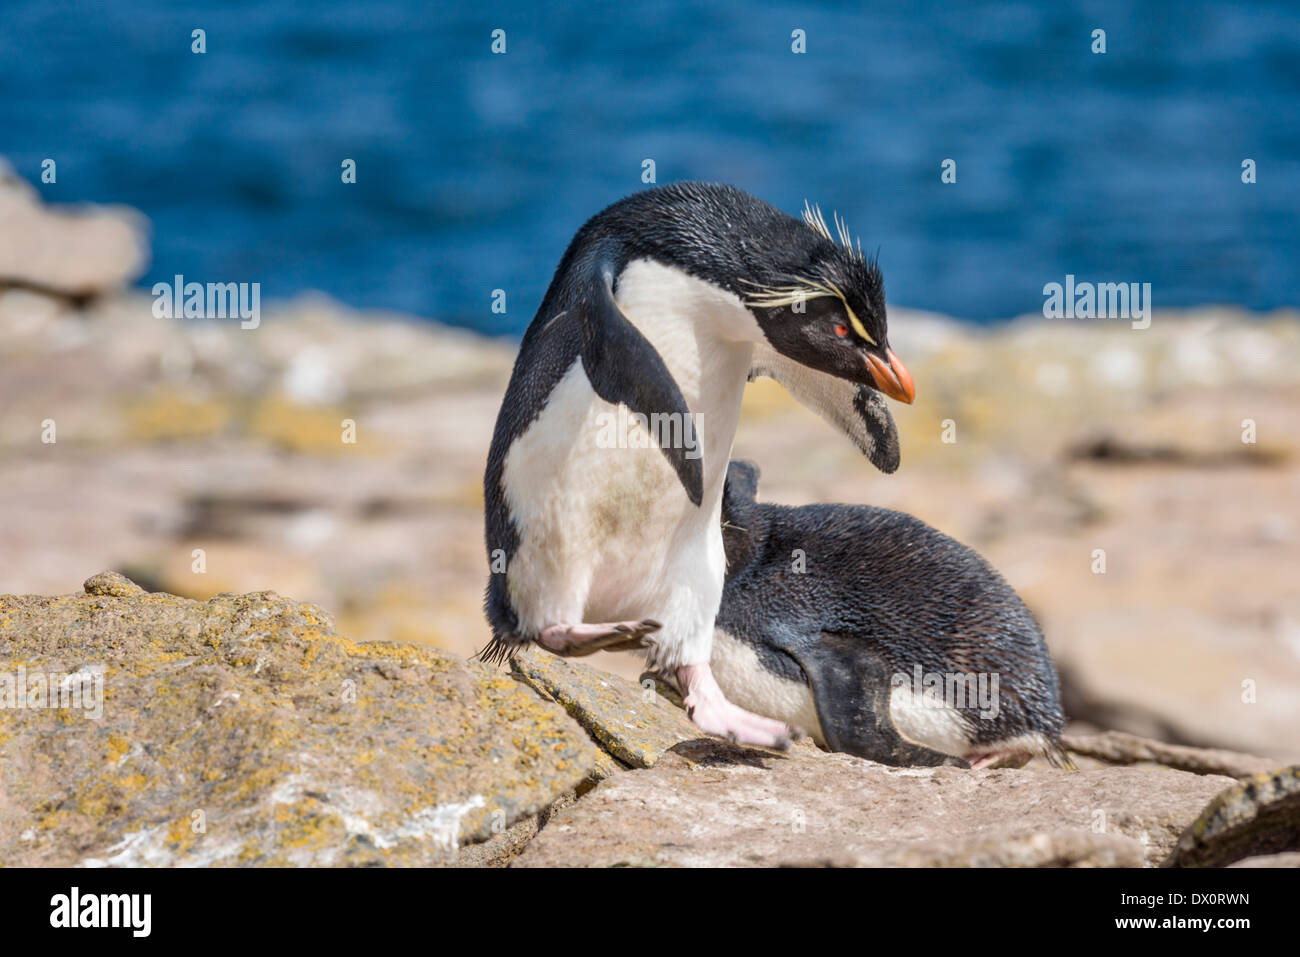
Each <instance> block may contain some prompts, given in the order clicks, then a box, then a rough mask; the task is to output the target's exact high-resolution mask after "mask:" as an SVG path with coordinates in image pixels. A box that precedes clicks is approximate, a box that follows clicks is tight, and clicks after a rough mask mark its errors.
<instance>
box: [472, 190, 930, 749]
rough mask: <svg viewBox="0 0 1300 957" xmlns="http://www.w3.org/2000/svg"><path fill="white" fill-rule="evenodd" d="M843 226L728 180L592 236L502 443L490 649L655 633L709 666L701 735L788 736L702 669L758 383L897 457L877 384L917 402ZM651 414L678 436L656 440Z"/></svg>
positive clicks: (586, 238)
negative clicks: (724, 513)
mask: <svg viewBox="0 0 1300 957" xmlns="http://www.w3.org/2000/svg"><path fill="white" fill-rule="evenodd" d="M836 227H837V229H838V230H839V232H840V240H841V241H839V242H837V241H836V240H835V239H834V238H833V237H832V236H831V233H830V230H829V228H827V226H826V223H825V220H824V219H823V218H822V217H821V214H820V213H819V212H816V211H814V210H812V209H807V210H806V213H805V220H804V221H800V220H798V219H795V218H794V217H791V216H789V215H787V214H785V213H784V212H782V211H780V210H778V209H776V208H775V207H773V206H770V205H768V204H767V203H764V202H763V201H762V200H759V199H756V198H755V197H753V196H750V195H748V194H746V193H744V192H742V191H740V190H738V189H735V188H733V187H728V186H718V185H711V184H700V183H681V184H675V185H672V186H664V187H660V188H655V189H650V190H647V191H644V192H641V193H637V194H634V195H632V196H630V197H628V198H626V199H624V200H622V201H620V202H618V203H615V204H614V205H612V206H610V207H609V208H607V209H606V210H604V211H603V212H601V213H599V214H597V215H596V216H594V217H593V218H592V219H590V220H589V221H588V222H587V223H586V224H585V225H584V226H583V227H582V228H581V229H580V230H579V231H578V233H577V234H576V235H575V236H574V238H573V241H572V242H571V243H570V245H569V248H568V250H567V251H566V252H565V254H564V257H563V259H562V260H561V262H560V265H559V268H558V269H557V270H556V273H555V277H554V278H553V279H552V281H551V285H550V287H549V289H548V290H547V292H546V296H545V298H544V299H543V301H542V304H541V307H540V308H539V309H538V311H537V314H536V316H535V317H534V319H533V321H532V323H531V324H530V325H529V327H528V330H527V331H526V333H525V335H524V338H523V342H522V344H521V346H520V351H519V356H518V359H517V360H516V363H515V368H514V372H513V374H512V375H511V379H510V384H509V387H508V389H507V391H506V396H505V399H504V401H503V403H502V406H501V411H500V413H499V415H498V418H497V424H496V431H495V433H494V435H493V439H492V445H491V450H490V452H489V455H488V463H487V470H486V473H485V476H484V499H485V511H486V533H487V534H486V538H487V549H488V556H489V562H490V564H491V566H492V568H493V573H492V575H491V577H490V580H489V584H488V591H487V601H486V610H487V616H488V620H489V623H490V624H491V627H492V643H491V645H490V646H489V647H488V649H487V650H486V651H485V653H484V657H485V658H487V659H489V660H493V659H495V660H500V659H501V658H504V657H506V656H508V655H510V654H512V653H513V652H514V650H515V649H517V648H518V647H520V646H522V645H523V644H526V643H528V642H531V641H540V642H541V643H542V644H543V645H544V646H546V647H548V648H550V649H551V650H554V651H557V652H559V653H563V654H584V653H589V652H591V651H594V650H596V649H598V648H620V647H638V646H645V647H647V650H648V653H649V656H650V658H651V661H652V663H654V664H655V665H657V666H658V667H660V668H661V669H665V670H672V669H676V668H686V669H687V671H686V673H685V674H686V679H687V681H686V683H687V684H690V683H691V682H692V681H695V680H697V679H698V682H699V684H698V687H697V688H696V689H695V690H696V691H697V692H698V693H696V694H694V695H692V693H691V691H690V689H687V703H688V706H689V707H693V708H694V709H696V713H694V717H695V718H696V720H697V722H699V723H700V724H701V726H702V727H704V728H705V729H706V730H710V731H714V732H716V733H732V734H735V736H737V737H739V738H742V739H746V740H753V741H755V742H756V743H765V742H766V743H770V741H768V739H778V740H779V739H780V738H781V737H782V734H781V733H778V732H776V731H774V730H773V729H774V727H775V726H774V724H773V723H771V722H768V723H766V724H761V723H760V724H761V727H762V729H763V730H761V731H755V732H754V733H752V734H751V733H750V731H752V730H753V728H752V727H749V728H747V727H739V726H737V721H734V720H732V719H733V718H736V714H735V712H738V711H739V709H734V708H731V706H730V705H728V704H727V703H726V702H725V700H722V696H721V694H720V692H717V690H716V686H714V685H712V679H711V677H710V676H709V675H708V674H707V669H708V660H709V652H710V646H711V643H712V634H713V619H714V616H715V614H716V612H717V608H718V602H719V600H720V598H721V593H722V583H723V577H724V573H725V561H724V555H723V545H722V536H721V531H720V526H719V521H718V520H719V509H720V506H721V498H722V488H723V482H724V479H725V476H726V466H727V461H728V459H729V457H730V452H731V444H732V439H733V437H734V434H735V429H736V424H737V420H738V417H739V414H740V403H741V396H742V393H743V390H744V386H745V383H746V381H747V380H748V379H750V378H752V377H754V376H758V375H767V376H771V377H773V378H776V379H777V380H778V381H781V382H783V383H784V384H785V385H786V386H787V387H788V388H789V389H790V390H791V392H792V393H793V394H794V395H795V397H796V398H797V399H799V400H800V401H801V402H803V403H805V404H807V405H809V406H811V407H812V408H814V409H815V410H816V411H818V412H819V413H820V414H821V415H823V416H824V417H825V418H827V419H828V420H829V421H831V422H833V423H835V424H836V425H838V426H839V427H840V428H841V429H843V430H844V431H845V433H846V434H848V435H849V436H850V438H851V439H852V440H853V441H854V442H855V443H856V444H857V445H858V447H859V448H860V449H862V450H863V451H864V453H865V454H867V455H868V456H870V457H871V458H872V459H873V461H876V462H877V464H878V465H880V467H882V468H884V469H887V470H892V469H893V468H894V467H896V466H897V463H898V449H897V445H896V443H895V444H894V445H893V446H887V445H884V444H878V443H877V442H876V441H875V438H874V436H876V435H879V434H882V432H881V424H880V423H881V422H882V418H881V413H882V409H881V407H882V404H883V398H882V394H883V395H890V396H892V397H894V398H898V399H900V400H902V401H906V402H910V401H911V400H912V397H913V394H914V391H913V386H912V382H911V377H910V376H909V375H908V373H907V370H906V369H905V368H904V367H903V365H902V363H901V362H900V361H899V360H898V358H897V356H895V355H894V354H893V352H892V351H891V350H890V349H889V347H888V343H887V338H886V320H885V303H884V291H883V285H882V280H881V276H880V271H879V269H878V268H877V267H876V265H875V263H873V262H870V261H868V260H867V259H865V258H863V256H862V255H861V252H860V250H858V249H855V248H854V247H853V246H851V245H850V244H849V243H848V237H847V233H846V232H845V230H844V229H843V226H842V224H840V222H839V220H838V219H836ZM620 409H621V410H622V411H621V412H620ZM628 413H632V414H635V415H640V416H644V417H645V420H644V421H638V420H636V419H635V417H634V416H629V415H628ZM652 417H657V419H656V421H659V422H661V423H670V424H671V423H675V424H676V427H677V429H678V432H677V436H678V438H679V439H680V441H658V442H656V441H655V440H654V439H652V440H651V441H650V442H648V443H647V441H646V437H647V432H648V430H647V427H646V426H647V423H648V422H650V421H651V419H652ZM885 418H886V419H887V413H885ZM611 423H612V424H611ZM656 437H657V438H662V434H657V435H656ZM692 697H694V704H693V705H692ZM729 708H731V710H730V711H729V710H728V709H729ZM751 717H752V716H751Z"/></svg>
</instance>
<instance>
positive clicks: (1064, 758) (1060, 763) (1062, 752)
mask: <svg viewBox="0 0 1300 957" xmlns="http://www.w3.org/2000/svg"><path fill="white" fill-rule="evenodd" d="M1043 757H1044V758H1046V759H1047V763H1048V764H1050V765H1051V766H1052V767H1054V768H1061V769H1063V770H1065V771H1077V770H1079V766H1078V765H1076V764H1075V763H1074V759H1073V758H1072V757H1070V752H1069V751H1067V750H1066V749H1065V745H1063V744H1061V742H1060V740H1059V739H1055V740H1051V741H1049V742H1048V744H1047V748H1046V749H1045V750H1044V751H1043Z"/></svg>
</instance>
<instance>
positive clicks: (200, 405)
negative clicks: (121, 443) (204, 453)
mask: <svg viewBox="0 0 1300 957" xmlns="http://www.w3.org/2000/svg"><path fill="white" fill-rule="evenodd" d="M123 415H124V418H125V420H126V430H127V435H128V437H130V438H131V439H134V440H136V441H141V442H167V441H174V440H178V439H197V438H206V437H208V436H212V435H217V434H219V433H220V432H222V431H224V430H225V428H226V426H227V425H228V424H229V423H230V421H231V418H232V414H231V409H230V407H229V406H228V405H227V404H226V403H224V402H222V401H220V400H217V399H213V398H208V397H205V396H200V395H196V394H191V393H187V392H185V391H182V390H179V389H175V388H165V389H160V390H158V391H156V392H154V393H151V394H150V395H148V396H145V397H143V398H138V399H133V400H131V401H129V402H128V403H127V404H126V406H125V408H124V409H123Z"/></svg>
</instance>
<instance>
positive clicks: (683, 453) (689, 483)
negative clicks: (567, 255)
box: [575, 267, 704, 505]
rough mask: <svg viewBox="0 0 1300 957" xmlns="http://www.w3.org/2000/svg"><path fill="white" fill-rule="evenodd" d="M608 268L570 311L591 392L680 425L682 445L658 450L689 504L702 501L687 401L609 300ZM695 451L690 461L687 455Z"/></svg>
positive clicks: (696, 439) (661, 362)
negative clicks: (575, 316)
mask: <svg viewBox="0 0 1300 957" xmlns="http://www.w3.org/2000/svg"><path fill="white" fill-rule="evenodd" d="M612 278H613V274H612V270H610V269H609V268H608V267H602V268H599V269H596V270H593V275H592V278H591V281H590V282H589V283H588V289H587V294H586V295H584V296H583V297H582V298H581V299H580V301H579V303H578V305H577V307H576V308H575V311H576V312H577V313H578V318H579V321H580V324H581V345H580V355H581V356H582V368H583V371H584V372H586V373H587V379H588V380H589V381H590V382H591V387H592V389H594V390H595V392H596V394H597V395H598V396H600V397H601V398H602V399H604V400H605V401H606V402H612V403H615V404H617V403H620V402H621V403H622V404H623V405H625V406H627V407H628V409H629V410H630V411H632V412H636V413H638V414H640V415H643V416H645V417H646V418H647V419H649V418H650V417H651V416H652V415H654V416H658V415H663V414H665V413H667V414H669V415H671V416H672V418H670V419H667V420H665V421H669V422H673V421H675V422H676V423H678V424H680V428H681V430H682V431H681V433H680V435H681V437H682V441H681V442H676V443H669V444H668V445H666V446H660V450H661V451H662V452H663V453H664V456H665V457H667V459H668V463H669V464H670V465H671V466H672V467H673V471H675V472H676V473H677V477H678V478H679V479H680V480H681V483H682V487H683V488H685V489H686V494H687V496H688V497H689V498H690V500H691V502H692V503H693V504H695V505H699V504H700V502H701V501H703V499H704V463H703V459H702V457H701V456H700V454H699V452H700V446H699V441H700V437H699V435H698V434H696V433H695V420H694V419H693V418H691V413H690V409H689V408H687V406H686V399H685V398H684V397H683V396H682V390H681V388H680V387H679V386H678V385H677V380H675V379H674V378H673V375H672V373H671V372H669V371H668V366H666V365H665V364H664V360H663V357H661V356H660V355H659V352H658V350H656V349H655V347H654V346H653V345H651V344H650V340H648V339H647V338H646V337H645V336H643V335H642V334H641V331H640V330H639V329H637V327H636V326H634V325H632V323H631V322H629V321H628V319H627V317H626V316H624V315H623V311H622V310H621V309H619V308H618V303H617V302H615V301H614V290H613V287H612ZM691 451H694V452H695V453H696V454H695V456H694V458H691V457H688V455H687V453H688V452H691Z"/></svg>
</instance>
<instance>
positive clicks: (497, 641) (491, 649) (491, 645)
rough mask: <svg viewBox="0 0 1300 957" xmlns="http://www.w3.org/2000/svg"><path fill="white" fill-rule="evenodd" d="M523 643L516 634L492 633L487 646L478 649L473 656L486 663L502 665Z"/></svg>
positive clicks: (516, 652)
mask: <svg viewBox="0 0 1300 957" xmlns="http://www.w3.org/2000/svg"><path fill="white" fill-rule="evenodd" d="M525 644H526V642H524V641H522V640H521V639H520V638H519V636H518V635H493V636H492V640H491V641H489V642H488V643H487V647H485V648H482V649H480V650H479V651H478V652H477V653H476V654H475V655H474V657H475V658H477V659H478V660H479V661H481V662H483V663H484V664H487V665H497V666H500V665H504V664H505V663H506V662H507V661H509V660H510V659H511V658H513V657H514V656H515V655H516V654H518V652H519V649H520V648H522V647H523V646H524V645H525Z"/></svg>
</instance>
